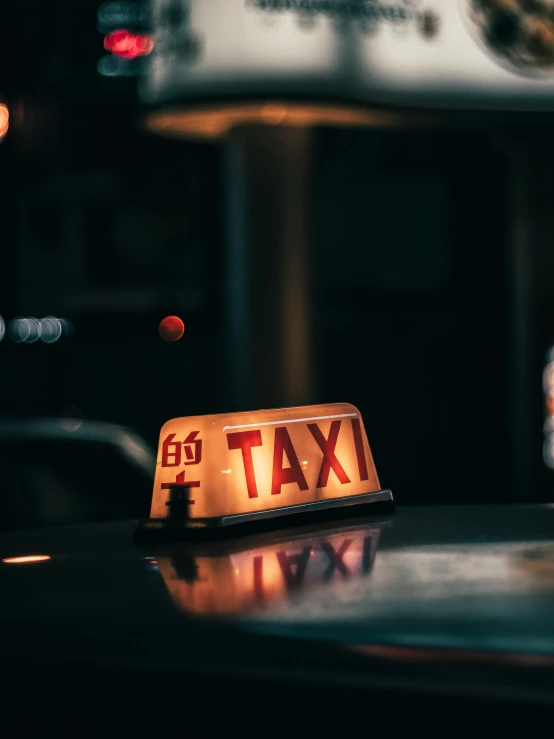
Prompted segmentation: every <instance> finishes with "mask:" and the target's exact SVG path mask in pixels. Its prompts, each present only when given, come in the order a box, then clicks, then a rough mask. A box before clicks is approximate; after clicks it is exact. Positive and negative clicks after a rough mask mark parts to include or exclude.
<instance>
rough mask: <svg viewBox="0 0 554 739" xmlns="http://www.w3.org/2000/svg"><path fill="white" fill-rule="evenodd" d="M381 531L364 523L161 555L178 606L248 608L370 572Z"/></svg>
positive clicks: (215, 610)
mask: <svg viewBox="0 0 554 739" xmlns="http://www.w3.org/2000/svg"><path fill="white" fill-rule="evenodd" d="M380 536H381V530H380V529H379V528H377V527H375V526H373V527H366V526H364V527H361V528H358V529H356V530H346V531H344V532H341V533H332V532H331V533H322V534H319V535H318V536H309V537H306V538H302V539H299V538H298V537H295V538H294V539H293V540H291V541H280V542H278V543H276V544H270V545H268V546H264V547H257V548H254V549H248V550H245V551H241V552H236V553H234V554H221V555H218V556H209V555H207V554H206V553H205V552H203V553H195V552H194V551H190V550H187V549H184V548H183V549H181V548H179V547H176V548H174V549H173V550H172V552H171V555H167V554H163V555H158V559H157V561H158V564H159V568H160V573H161V575H162V577H163V579H164V582H165V585H166V587H167V589H168V591H169V593H170V595H171V598H172V600H173V602H174V604H175V605H176V607H177V608H178V609H179V610H182V611H186V612H191V613H202V614H212V615H216V614H220V615H223V614H226V615H228V614H231V613H235V614H236V613H249V612H252V611H256V610H260V609H262V610H263V609H264V608H266V607H269V606H272V605H275V604H276V603H277V602H278V601H280V600H282V599H283V598H286V597H287V596H289V595H294V594H297V593H299V592H301V591H307V590H312V589H314V588H320V587H324V586H325V585H327V584H333V583H339V582H343V581H346V580H349V579H351V578H353V577H354V578H356V577H364V576H368V575H369V573H370V572H371V568H372V566H373V561H374V558H375V554H376V551H377V547H378V544H379V538H380Z"/></svg>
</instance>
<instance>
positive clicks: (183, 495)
mask: <svg viewBox="0 0 554 739" xmlns="http://www.w3.org/2000/svg"><path fill="white" fill-rule="evenodd" d="M376 501H388V502H389V503H391V502H392V494H391V493H390V491H388V490H386V491H383V490H381V489H380V485H379V479H378V477H377V472H376V470H375V465H374V463H373V457H372V455H371V450H370V448H369V444H368V441H367V438H366V434H365V430H364V426H363V422H362V419H361V416H360V413H359V411H358V410H357V409H356V408H355V407H354V406H352V405H349V404H347V403H337V404H333V405H316V406H306V407H300V408H282V409H278V410H264V411H256V412H246V413H230V414H223V415H213V416H196V417H192V418H176V419H173V420H171V421H168V422H167V423H166V424H165V425H164V427H163V428H162V431H161V434H160V441H159V447H158V460H157V466H156V477H155V481H154V492H153V496H152V508H151V511H150V520H149V521H148V522H145V524H144V525H145V527H146V528H150V529H157V528H164V527H170V528H183V527H186V528H199V527H200V528H204V527H213V526H228V525H230V524H240V523H245V522H251V521H255V520H259V519H265V520H267V519H270V518H275V517H277V516H282V515H284V514H301V513H307V512H312V513H313V512H315V511H321V510H324V509H330V508H338V507H341V508H343V507H348V508H350V507H351V506H360V505H367V504H368V503H371V502H376ZM352 512H354V510H353V509H352Z"/></svg>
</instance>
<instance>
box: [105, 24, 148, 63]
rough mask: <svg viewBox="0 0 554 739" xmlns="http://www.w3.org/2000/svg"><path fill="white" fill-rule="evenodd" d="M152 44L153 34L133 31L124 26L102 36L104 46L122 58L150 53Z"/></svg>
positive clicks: (133, 57) (131, 57)
mask: <svg viewBox="0 0 554 739" xmlns="http://www.w3.org/2000/svg"><path fill="white" fill-rule="evenodd" d="M154 44H155V41H154V38H153V36H149V35H148V34H145V33H133V32H132V31H127V30H126V29H124V28H122V29H118V30H117V31H112V33H108V35H107V36H105V38H104V48H105V49H106V50H107V51H111V52H112V54H115V55H116V56H120V57H122V58H123V59H135V58H136V57H137V56H146V55H147V54H150V52H151V51H152V49H153V48H154Z"/></svg>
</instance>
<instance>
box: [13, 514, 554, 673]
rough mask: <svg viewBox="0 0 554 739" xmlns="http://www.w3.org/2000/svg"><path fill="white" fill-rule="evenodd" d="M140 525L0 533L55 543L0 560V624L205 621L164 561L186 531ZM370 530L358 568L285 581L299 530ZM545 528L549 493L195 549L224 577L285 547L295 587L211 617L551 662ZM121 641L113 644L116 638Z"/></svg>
mask: <svg viewBox="0 0 554 739" xmlns="http://www.w3.org/2000/svg"><path fill="white" fill-rule="evenodd" d="M136 526H137V522H136V521H124V522H114V523H110V524H96V525H89V526H68V527H63V528H56V529H43V530H38V531H25V532H17V533H10V534H3V535H1V536H0V559H5V558H8V557H17V556H22V555H29V554H45V555H48V556H50V557H51V560H50V561H48V562H46V563H40V562H39V563H36V564H32V565H31V566H27V565H25V566H19V565H18V566H10V565H7V564H5V563H0V587H2V591H3V592H5V593H8V592H9V593H11V597H7V598H6V601H5V603H4V604H3V608H2V611H0V625H1V626H3V627H4V628H5V633H8V631H7V629H9V633H10V634H14V633H15V632H17V631H18V630H20V626H21V624H24V625H25V629H26V630H27V631H29V629H30V630H31V631H32V630H34V629H35V628H36V629H37V632H36V633H37V634H38V633H39V632H41V633H44V628H45V625H46V626H47V627H48V628H50V627H51V626H53V625H54V624H56V623H57V621H58V620H59V619H61V620H62V621H63V623H65V624H67V625H68V626H69V625H71V624H81V625H82V624H83V623H87V624H88V626H89V628H90V630H91V631H90V632H87V630H84V631H83V633H82V634H81V635H80V637H79V649H81V650H83V651H84V652H90V650H91V648H92V647H91V645H92V644H93V643H94V644H96V639H95V638H93V636H91V635H93V634H94V632H95V630H100V631H109V630H110V628H112V627H114V626H115V625H116V624H118V625H125V627H126V629H128V630H129V631H130V632H132V633H133V634H134V635H135V638H139V635H141V636H140V638H141V639H143V640H146V641H148V642H150V641H153V642H154V643H158V642H159V639H160V637H161V635H162V634H165V633H166V629H170V630H171V631H172V634H173V636H172V638H173V639H174V640H176V643H181V646H183V648H184V645H185V644H186V642H187V640H188V639H189V635H190V633H191V632H187V629H189V627H190V625H191V623H192V622H194V623H196V624H198V623H204V624H208V625H209V624H212V623H214V613H213V612H208V613H205V614H202V613H201V612H195V611H194V609H191V610H190V612H187V609H186V608H183V607H182V606H183V603H182V602H181V603H180V602H178V601H177V600H176V599H175V597H174V596H173V595H172V588H173V586H174V585H175V584H176V583H175V580H178V579H179V578H178V577H176V576H175V575H174V574H173V575H171V577H169V578H168V577H167V573H166V577H164V572H163V570H162V569H161V568H160V565H161V563H162V561H163V560H164V558H166V559H167V558H168V557H169V558H171V557H172V556H175V555H176V554H177V555H178V554H179V552H182V551H183V546H184V545H183V544H178V543H173V544H172V543H171V542H165V543H163V544H161V545H160V544H158V545H153V544H151V545H140V546H138V545H136V544H134V543H133V534H134V531H135V529H136ZM364 527H365V528H364ZM377 530H378V531H379V537H378V538H379V541H378V547H377V549H376V552H375V558H374V563H373V566H372V568H371V571H369V572H368V573H367V575H366V576H358V574H356V573H352V572H350V573H346V574H345V573H341V572H340V568H338V567H335V568H334V572H333V576H332V577H330V578H327V580H326V579H325V572H324V571H323V570H321V574H322V577H320V578H319V580H320V581H319V580H318V582H314V581H311V582H310V584H309V587H296V588H295V587H294V579H295V573H298V569H297V568H298V566H299V559H298V556H299V555H300V554H301V553H302V552H303V551H305V550H306V542H307V541H308V542H311V544H310V547H311V550H312V551H313V552H314V553H315V552H316V551H318V552H321V551H327V552H329V548H328V547H329V542H331V544H332V547H334V551H335V553H336V552H337V551H338V550H339V544H340V541H341V539H340V537H341V536H342V537H343V540H344V537H348V538H350V539H352V537H353V536H355V535H356V533H357V532H358V533H359V532H361V533H362V534H363V532H364V531H369V532H375V531H377ZM553 531H554V507H551V506H547V505H546V506H545V505H543V506H539V505H535V506H531V505H511V506H467V507H460V506H456V507H442V508H439V507H420V508H405V509H402V508H400V509H399V510H398V512H397V513H395V514H392V515H391V516H390V517H388V518H387V519H384V520H383V519H379V520H377V519H372V518H370V519H367V520H364V521H363V522H356V523H353V522H349V523H348V525H346V524H344V525H340V524H337V525H336V526H335V527H334V528H333V529H332V530H331V529H329V527H328V526H327V529H325V530H323V529H316V530H314V529H313V528H312V530H311V531H310V532H303V531H300V532H299V531H295V532H290V531H289V532H281V533H277V534H276V533H273V534H271V535H270V534H267V535H263V536H261V537H258V538H256V539H255V540H253V541H249V540H242V541H241V542H239V541H237V542H231V543H230V544H229V543H227V544H226V545H225V548H224V549H222V548H221V545H218V546H219V549H218V548H217V547H216V548H215V549H211V550H210V547H211V546H212V545H207V544H206V545H204V548H203V550H202V554H201V556H202V557H208V558H209V557H211V556H213V557H215V558H216V560H217V570H218V572H219V573H222V572H223V573H225V574H224V576H223V577H222V578H221V579H220V581H219V582H220V588H221V591H223V590H225V589H228V587H229V585H230V584H231V582H232V581H233V577H234V575H233V572H234V571H235V568H236V572H237V573H238V571H239V568H241V567H243V565H244V563H246V564H247V567H246V569H247V570H248V571H247V572H246V578H247V579H248V582H250V578H251V574H252V573H251V572H250V570H249V569H248V568H249V567H250V564H251V563H252V562H253V559H254V557H253V556H251V555H255V556H257V557H258V559H259V558H260V557H263V556H264V552H265V553H267V552H270V556H271V558H272V559H271V562H269V560H268V563H269V564H271V565H272V567H273V565H275V562H276V561H277V560H276V559H275V556H277V559H279V556H281V557H285V558H288V564H290V568H289V574H291V577H292V579H291V581H290V583H289V585H291V587H288V586H287V587H286V588H283V589H282V592H281V595H280V597H279V598H278V599H276V600H274V601H271V602H268V603H267V604H266V605H265V606H264V607H262V606H260V605H259V604H258V605H256V603H254V602H253V599H252V598H250V599H248V598H246V599H245V600H244V601H243V602H241V603H239V607H238V608H237V609H234V610H233V612H232V613H227V614H220V616H219V617H218V618H216V619H215V621H217V622H218V623H219V624H225V625H227V626H229V625H232V627H233V628H234V629H235V630H236V629H237V628H238V629H239V630H240V631H241V632H243V633H244V632H247V633H250V634H256V635H258V636H260V635H264V636H267V637H272V638H274V637H280V638H293V639H302V640H304V641H305V640H315V641H318V640H320V641H325V642H331V643H335V644H340V645H341V647H343V648H346V649H347V650H358V651H360V650H362V651H363V650H364V649H375V648H377V647H397V648H401V647H410V648H418V649H439V650H452V649H455V650H466V651H468V652H471V653H475V652H482V651H484V652H493V653H494V652H497V653H498V652H503V653H510V654H516V655H527V656H529V655H531V656H533V655H534V656H539V655H540V656H542V657H547V658H549V659H551V660H552V663H553V664H554V622H553V621H552V618H551V614H552V611H553V610H554V535H553V534H552V532H553ZM326 543H327V544H326ZM325 545H327V550H325ZM279 552H282V553H283V554H282V555H280V554H279ZM249 556H250V559H249V558H248V557H249ZM226 557H227V558H228V559H226ZM295 557H296V558H297V559H294V558H295ZM326 561H327V560H326ZM227 562H228V563H229V564H226V563H227ZM329 562H331V559H329ZM248 563H250V564H248ZM310 566H311V564H308V567H310ZM272 572H273V574H272V575H271V577H272V581H271V582H272V583H273V584H275V583H276V582H277V580H276V579H275V578H276V577H277V578H278V579H279V583H280V582H281V580H280V578H281V574H279V570H278V568H277V567H276V566H275V567H273V570H272ZM276 573H277V574H276ZM200 580H202V577H200ZM191 585H192V581H190V582H186V583H185V584H184V585H183V587H184V588H185V589H186V592H187V593H191V592H193V591H192V590H191ZM297 585H298V582H297ZM16 594H17V596H16ZM187 597H188V596H187ZM187 602H189V601H187ZM190 602H191V603H192V602H194V601H190ZM48 628H47V630H48ZM56 628H57V627H56ZM87 633H88V636H87ZM89 637H90V639H89ZM168 638H169V637H168ZM91 639H92V641H91ZM14 643H15V642H14ZM18 643H20V644H21V642H18ZM35 646H36V643H35ZM112 646H113V645H112ZM129 648H130V647H129ZM126 649H127V647H124V646H123V645H119V646H118V647H117V650H116V651H118V652H121V653H123V652H125V650H126ZM125 656H126V658H131V657H132V656H133V655H132V654H131V653H128V654H126V655H125Z"/></svg>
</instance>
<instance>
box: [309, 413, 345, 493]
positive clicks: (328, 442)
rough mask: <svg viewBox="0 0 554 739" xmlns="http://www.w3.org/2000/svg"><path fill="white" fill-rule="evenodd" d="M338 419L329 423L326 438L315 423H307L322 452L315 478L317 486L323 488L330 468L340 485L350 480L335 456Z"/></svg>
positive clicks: (338, 426) (338, 428)
mask: <svg viewBox="0 0 554 739" xmlns="http://www.w3.org/2000/svg"><path fill="white" fill-rule="evenodd" d="M340 424H341V422H340V421H333V422H332V423H331V429H330V431H329V438H328V439H326V438H325V437H324V436H323V434H322V433H321V430H320V428H319V426H318V425H317V423H309V424H308V428H309V429H310V431H311V432H312V436H313V437H314V439H315V440H316V441H317V445H318V446H319V448H320V449H321V451H322V452H323V461H322V462H321V469H320V470H319V477H318V480H317V487H318V488H324V487H325V486H326V485H327V482H328V480H329V472H330V470H331V468H332V469H333V472H334V473H335V475H336V476H337V477H338V478H339V481H340V483H341V484H342V485H344V484H346V483H347V482H350V478H349V477H348V475H347V474H346V472H345V471H344V469H343V468H342V466H341V464H340V462H339V460H338V459H337V458H336V456H335V447H336V446H337V439H338V436H339V431H340Z"/></svg>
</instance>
